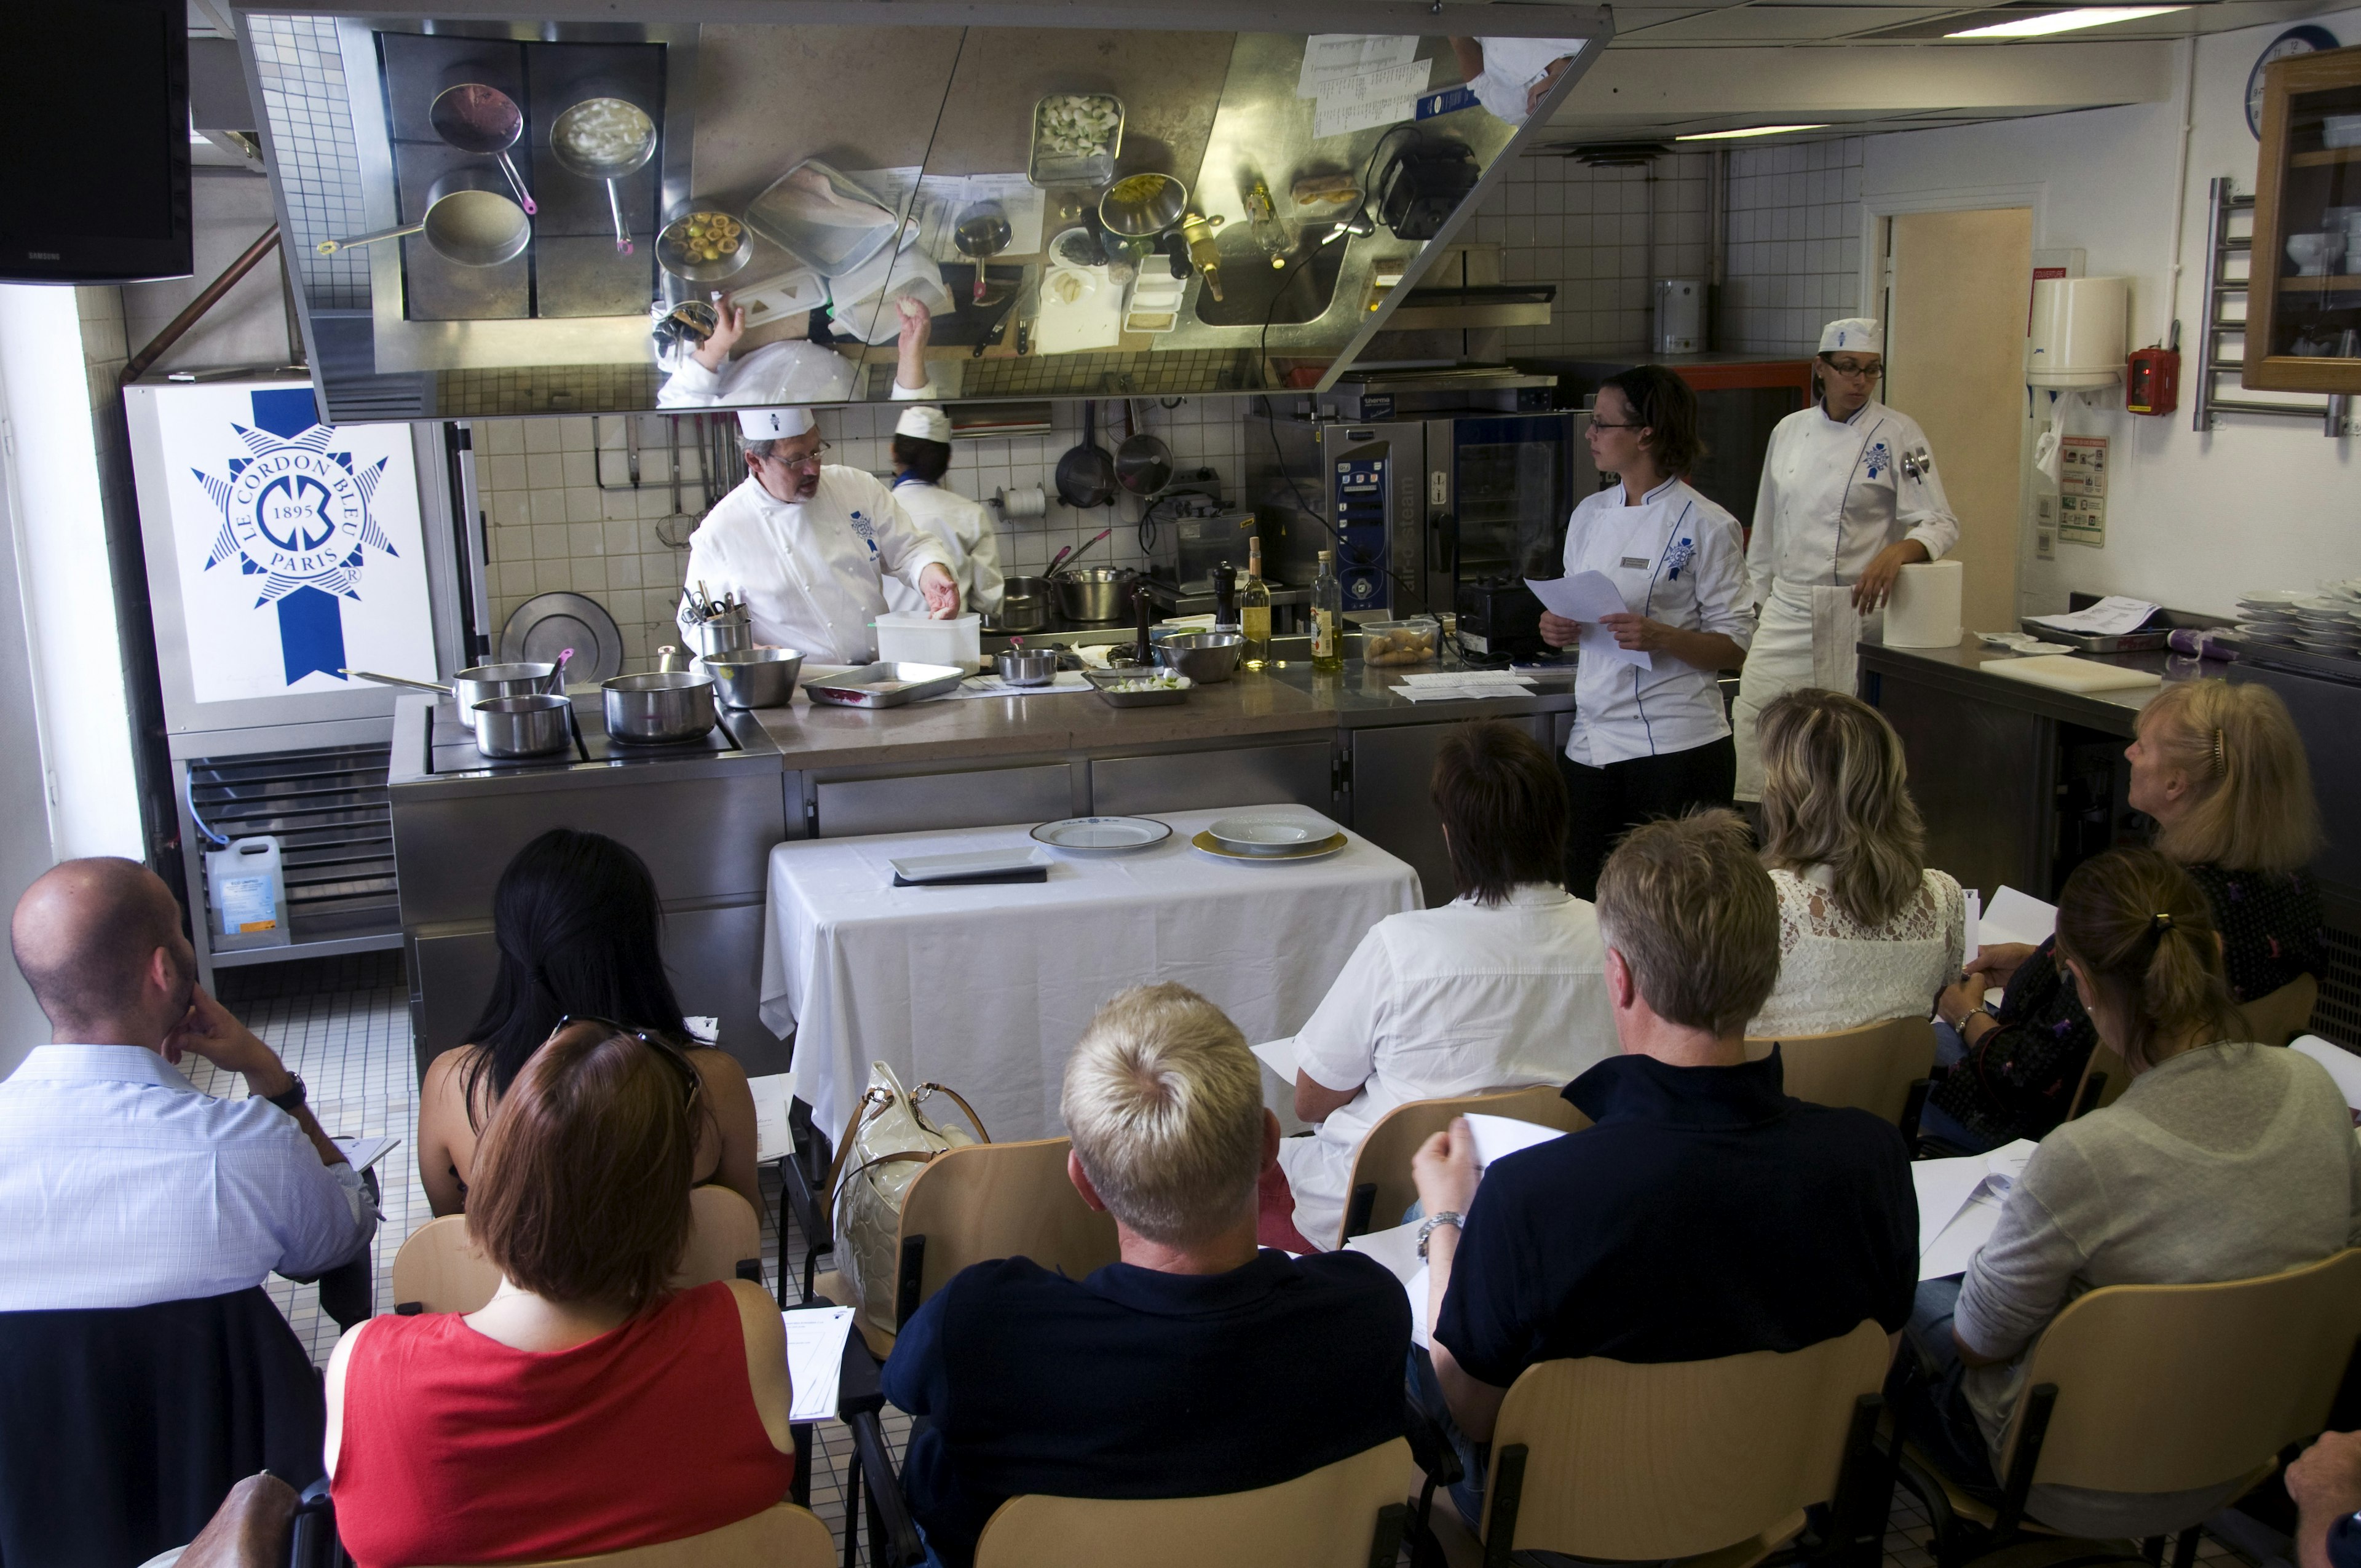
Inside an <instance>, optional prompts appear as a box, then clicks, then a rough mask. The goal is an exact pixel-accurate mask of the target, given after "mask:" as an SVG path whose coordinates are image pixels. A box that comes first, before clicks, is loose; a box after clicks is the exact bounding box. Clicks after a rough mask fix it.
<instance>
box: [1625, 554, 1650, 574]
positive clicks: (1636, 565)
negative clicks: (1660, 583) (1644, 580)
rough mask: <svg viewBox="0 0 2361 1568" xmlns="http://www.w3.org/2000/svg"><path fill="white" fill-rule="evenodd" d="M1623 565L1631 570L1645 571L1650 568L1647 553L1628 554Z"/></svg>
mask: <svg viewBox="0 0 2361 1568" xmlns="http://www.w3.org/2000/svg"><path fill="white" fill-rule="evenodd" d="M1623 565H1625V566H1626V567H1627V568H1629V569H1630V570H1631V571H1634V572H1644V571H1646V570H1647V569H1648V558H1647V557H1646V556H1645V555H1626V556H1624V557H1623Z"/></svg>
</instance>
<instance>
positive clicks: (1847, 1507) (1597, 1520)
mask: <svg viewBox="0 0 2361 1568" xmlns="http://www.w3.org/2000/svg"><path fill="white" fill-rule="evenodd" d="M1886 1361H1887V1346H1886V1335H1885V1331H1884V1330H1883V1329H1881V1328H1879V1327H1878V1325H1877V1323H1876V1322H1875V1321H1873V1320H1866V1319H1865V1320H1863V1321H1861V1323H1860V1324H1858V1325H1856V1326H1855V1327H1854V1328H1853V1330H1852V1331H1851V1332H1849V1333H1845V1334H1839V1335H1838V1336H1837V1337H1836V1338H1834V1339H1828V1340H1823V1341H1821V1342H1820V1343H1817V1344H1814V1345H1806V1347H1805V1348H1803V1349H1802V1350H1798V1351H1795V1352H1792V1353H1789V1354H1779V1353H1776V1352H1773V1351H1754V1352H1751V1353H1749V1354H1743V1355H1726V1356H1721V1357H1719V1358H1717V1359H1715V1360H1712V1361H1683V1362H1665V1363H1660V1364H1655V1365H1635V1364H1632V1363H1630V1362H1621V1361H1613V1360H1609V1359H1608V1358H1607V1357H1605V1356H1588V1357H1585V1358H1583V1359H1580V1360H1574V1361H1544V1362H1541V1363H1538V1364H1536V1365H1532V1366H1529V1367H1527V1368H1525V1370H1524V1371H1523V1372H1522V1373H1521V1374H1520V1375H1519V1376H1518V1377H1517V1381H1516V1383H1515V1384H1514V1385H1513V1386H1512V1387H1510V1389H1509V1396H1508V1398H1507V1399H1506V1400H1505V1401H1504V1402H1503V1403H1502V1404H1501V1406H1500V1417H1499V1422H1498V1423H1497V1425H1495V1427H1494V1428H1493V1432H1492V1470H1491V1475H1490V1476H1489V1478H1488V1481H1487V1483H1486V1486H1485V1488H1484V1506H1485V1516H1486V1517H1485V1524H1484V1530H1483V1534H1482V1537H1481V1540H1480V1542H1479V1541H1477V1540H1476V1539H1475V1538H1471V1537H1470V1536H1469V1535H1468V1533H1467V1530H1466V1526H1465V1525H1463V1524H1462V1523H1461V1522H1460V1520H1459V1517H1458V1512H1457V1510H1456V1509H1455V1508H1435V1509H1434V1510H1433V1519H1432V1521H1431V1522H1432V1524H1433V1527H1434V1529H1435V1532H1436V1534H1437V1535H1438V1536H1439V1537H1440V1538H1441V1540H1442V1542H1443V1546H1444V1552H1445V1553H1446V1555H1447V1556H1449V1557H1450V1559H1451V1560H1452V1562H1453V1563H1483V1564H1485V1565H1486V1568H1496V1565H1505V1564H1506V1563H1508V1562H1509V1561H1510V1553H1512V1552H1535V1551H1540V1552H1570V1553H1572V1554H1574V1555H1576V1556H1578V1557H1586V1558H1614V1559H1643V1560H1655V1559H1662V1558H1673V1557H1680V1558H1687V1559H1689V1560H1690V1561H1689V1562H1688V1563H1686V1564H1684V1568H1745V1565H1747V1564H1751V1563H1755V1562H1758V1561H1760V1560H1761V1559H1762V1558H1763V1557H1765V1556H1768V1555H1769V1554H1770V1553H1771V1552H1773V1551H1775V1550H1777V1549H1778V1548H1779V1546H1780V1545H1781V1544H1782V1543H1784V1542H1785V1541H1789V1540H1791V1539H1793V1538H1794V1537H1795V1535H1796V1534H1797V1533H1798V1532H1800V1531H1801V1530H1803V1528H1804V1523H1805V1512H1804V1510H1805V1509H1806V1508H1811V1507H1813V1506H1815V1505H1817V1504H1822V1503H1829V1504H1833V1505H1835V1511H1836V1521H1835V1529H1834V1536H1835V1539H1838V1540H1839V1541H1847V1542H1850V1543H1851V1544H1852V1545H1853V1546H1854V1547H1856V1548H1858V1547H1859V1546H1860V1544H1861V1541H1863V1540H1865V1541H1867V1543H1868V1544H1867V1551H1866V1556H1867V1558H1868V1560H1869V1562H1871V1563H1875V1561H1876V1560H1877V1556H1878V1551H1879V1548H1878V1542H1879V1541H1882V1539H1883V1532H1884V1529H1885V1517H1886V1511H1887V1507H1886V1506H1887V1502H1888V1500H1889V1498H1890V1497H1891V1494H1892V1490H1893V1487H1892V1482H1891V1479H1890V1475H1891V1473H1890V1471H1889V1469H1888V1467H1887V1465H1886V1463H1885V1461H1884V1460H1883V1457H1882V1456H1880V1455H1879V1454H1878V1453H1877V1449H1876V1442H1875V1435H1876V1425H1877V1416H1878V1412H1879V1411H1880V1410H1881V1409H1883V1399H1882V1398H1880V1397H1879V1394H1878V1389H1879V1387H1880V1385H1881V1384H1883V1381H1884V1378H1885V1367H1886ZM1881 1483H1882V1484H1881Z"/></svg>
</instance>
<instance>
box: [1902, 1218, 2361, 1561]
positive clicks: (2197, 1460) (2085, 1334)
mask: <svg viewBox="0 0 2361 1568" xmlns="http://www.w3.org/2000/svg"><path fill="white" fill-rule="evenodd" d="M2356 1354H2361V1247H2354V1248H2348V1249H2347V1250H2345V1251H2344V1252H2340V1253H2338V1254H2336V1255H2334V1256H2332V1257H2329V1258H2326V1259H2324V1260H2323V1261H2322V1262H2319V1263H2315V1264H2311V1265H2308V1266H2305V1267H2302V1268H2296V1269H2290V1270H2289V1271H2288V1272H2286V1273H2284V1274H2274V1275H2267V1276H2265V1277H2261V1278H2258V1279H2239V1280H2230V1281H2226V1282H2224V1283H2221V1284H2214V1285H2115V1286H2109V1287H2106V1288H2103V1289H2098V1290H2093V1291H2092V1292H2090V1293H2089V1294H2088V1295H2085V1296H2081V1297H2079V1298H2077V1299H2075V1300H2074V1301H2073V1302H2072V1303H2071V1304H2070V1305H2069V1306H2068V1307H2067V1308H2066V1310H2064V1311H2062V1312H2060V1313H2059V1314H2058V1316H2057V1318H2056V1320H2055V1321H2052V1322H2051V1323H2050V1325H2049V1327H2048V1329H2047V1330H2045V1331H2044V1332H2043V1333H2042V1335H2041V1338H2040V1339H2039V1340H2038V1341H2037V1342H2036V1343H2035V1344H2034V1347H2033V1354H2032V1356H2031V1358H2030V1360H2029V1361H2028V1363H2027V1365H2026V1374H2025V1385H2024V1386H2025V1388H2026V1394H2025V1397H2024V1398H2023V1399H2022V1400H2021V1401H2019V1403H2018V1405H2017V1409H2016V1412H2015V1417H2014V1418H2013V1419H2012V1420H2011V1421H2010V1424H2009V1430H2008V1432H2007V1434H2006V1436H2005V1439H2004V1442H2003V1444H2002V1449H2001V1464H1999V1466H1998V1471H1999V1474H2000V1475H2001V1478H2002V1498H2001V1503H2000V1506H1999V1507H1998V1508H1993V1507H1991V1506H1989V1505H1988V1504H1985V1503H1983V1502H1982V1501H1980V1500H1978V1499H1976V1498H1974V1497H1970V1496H1969V1495H1967V1494H1966V1493H1965V1492H1963V1491H1961V1490H1960V1489H1959V1488H1958V1487H1957V1486H1954V1485H1953V1484H1952V1483H1951V1482H1950V1481H1949V1479H1948V1478H1946V1477H1944V1476H1943V1475H1940V1474H1939V1473H1938V1471H1936V1470H1935V1469H1934V1467H1933V1466H1932V1465H1931V1464H1928V1463H1927V1461H1926V1460H1925V1459H1924V1458H1923V1456H1920V1455H1918V1454H1917V1453H1916V1452H1915V1451H1905V1458H1904V1462H1903V1482H1904V1484H1905V1486H1909V1488H1910V1489H1911V1490H1912V1491H1913V1492H1915V1493H1916V1494H1917V1495H1918V1496H1919V1497H1920V1498H1921V1499H1922V1500H1924V1502H1925V1503H1926V1505H1927V1514H1928V1517H1929V1519H1932V1521H1933V1522H1934V1525H1935V1547H1936V1559H1937V1561H1938V1563H1941V1564H1942V1565H1943V1568H1956V1565H1957V1564H1960V1563H1965V1562H1967V1561H1969V1560H1970V1559H1971V1558H1973V1557H1978V1556H1982V1555H1983V1554H1984V1553H1986V1552H1994V1551H1998V1550H2000V1549H2002V1548H2004V1547H2006V1546H2009V1545H2012V1544H2015V1542H2016V1541H2019V1540H2020V1539H2022V1538H2024V1537H2026V1536H2027V1535H2033V1534H2040V1533H2054V1532H2050V1531H2048V1527H2046V1526H2043V1525H2041V1524H2039V1523H2038V1522H2037V1521H2035V1520H2033V1519H2028V1518H2027V1517H2026V1501H2027V1498H2028V1497H2030V1495H2031V1493H2032V1490H2033V1488H2034V1487H2036V1486H2082V1487H2089V1488H2092V1489H2094V1490H2097V1491H2103V1492H2135V1493H2160V1492H2182V1491H2198V1490H2201V1489H2205V1488H2213V1487H2220V1486H2230V1485H2233V1484H2235V1486H2236V1487H2237V1493H2238V1495H2243V1494H2244V1493H2245V1492H2246V1491H2248V1490H2250V1489H2251V1488H2252V1487H2253V1486H2256V1485H2257V1484H2259V1483H2260V1482H2262V1481H2263V1480H2264V1479H2266V1478H2267V1477H2268V1475H2270V1473H2271V1471H2272V1469H2273V1468H2274V1467H2275V1465H2276V1464H2277V1463H2278V1455H2279V1451H2280V1450H2281V1449H2283V1448H2285V1447H2286V1446H2287V1445H2288V1444H2290V1443H2291V1442H2299V1441H2301V1440H2302V1439H2305V1438H2309V1437H2312V1436H2314V1435H2315V1434H2317V1433H2318V1432H2319V1431H2321V1430H2322V1428H2323V1425H2324V1424H2325V1423H2326V1421H2327V1420H2328V1413H2329V1407H2330V1404H2331V1402H2332V1401H2333V1400H2334V1398H2335V1397H2336V1393H2337V1389H2338V1388H2339V1387H2340V1386H2341V1385H2342V1384H2343V1382H2344V1380H2345V1377H2346V1376H2348V1373H2349V1370H2350V1369H2351V1368H2352V1367H2353V1365H2355V1362H2356ZM2215 1506H2216V1507H2219V1506H2222V1505H2219V1504H2216V1505H2215ZM2208 1511H2209V1512H2210V1511H2211V1510H2210V1509H2209V1510H2208ZM2201 1523H2202V1520H2201V1519H2190V1520H2188V1521H2187V1522H2186V1523H2185V1525H2183V1526H2182V1527H2181V1529H2180V1532H2179V1533H2180V1546H2179V1550H2178V1554H2177V1556H2176V1558H2175V1563H2176V1564H2177V1565H2178V1568H2187V1564H2188V1563H2190V1562H2191V1561H2192V1560H2193V1559H2194V1557H2195V1555H2196V1550H2197V1537H2198V1530H2199V1528H2200V1526H2201ZM2151 1560H2153V1559H2151Z"/></svg>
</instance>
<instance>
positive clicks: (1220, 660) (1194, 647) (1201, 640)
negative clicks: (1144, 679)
mask: <svg viewBox="0 0 2361 1568" xmlns="http://www.w3.org/2000/svg"><path fill="white" fill-rule="evenodd" d="M1244 657H1246V639H1245V638H1244V637H1243V636H1241V635H1239V634H1238V633H1237V632H1235V631H1189V632H1183V633H1182V634H1181V635H1180V636H1178V637H1167V638H1165V639H1164V640H1163V641H1160V642H1159V643H1157V644H1156V662H1157V663H1159V664H1161V665H1163V666H1164V667H1165V668H1166V669H1168V670H1170V671H1172V672H1174V673H1175V674H1183V675H1186V676H1188V677H1189V678H1190V680H1191V681H1193V682H1195V683H1196V684H1197V685H1201V686H1202V685H1216V684H1218V683H1220V682H1222V681H1226V680H1228V679H1229V678H1230V676H1231V675H1233V674H1236V672H1237V667H1238V661H1239V660H1240V659H1243V658H1244Z"/></svg>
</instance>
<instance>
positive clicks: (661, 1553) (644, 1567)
mask: <svg viewBox="0 0 2361 1568" xmlns="http://www.w3.org/2000/svg"><path fill="white" fill-rule="evenodd" d="M740 1201H741V1202H742V1201H744V1200H742V1199H741V1200H740ZM445 1217H446V1218H456V1217H457V1216H456V1215H449V1216H445ZM835 1562H836V1539H835V1537H833V1536H831V1535H829V1530H828V1526H826V1525H824V1524H822V1523H820V1522H819V1520H818V1519H817V1518H815V1517H814V1516H813V1515H812V1513H811V1512H810V1511H809V1510H808V1509H806V1508H797V1507H796V1506H795V1505H794V1504H793V1503H777V1504H774V1505H773V1506H772V1507H770V1508H764V1509H763V1511H762V1512H761V1513H759V1514H756V1515H754V1516H753V1517H752V1518H751V1519H740V1520H739V1521H738V1522H737V1523H736V1524H726V1525H723V1526H722V1527H721V1528H720V1529H719V1530H707V1531H706V1532H705V1533H704V1534H703V1535H692V1536H690V1537H689V1538H688V1539H687V1540H686V1541H665V1542H664V1543H663V1544H662V1545H659V1546H634V1547H631V1548H628V1549H627V1550H625V1551H622V1552H600V1553H599V1554H598V1555H597V1556H595V1557H568V1558H565V1559H563V1560H562V1562H561V1561H559V1560H555V1559H553V1560H548V1561H545V1562H542V1563H521V1564H519V1565H518V1568H593V1565H594V1564H595V1565H596V1568H833V1565H834V1563H835Z"/></svg>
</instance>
